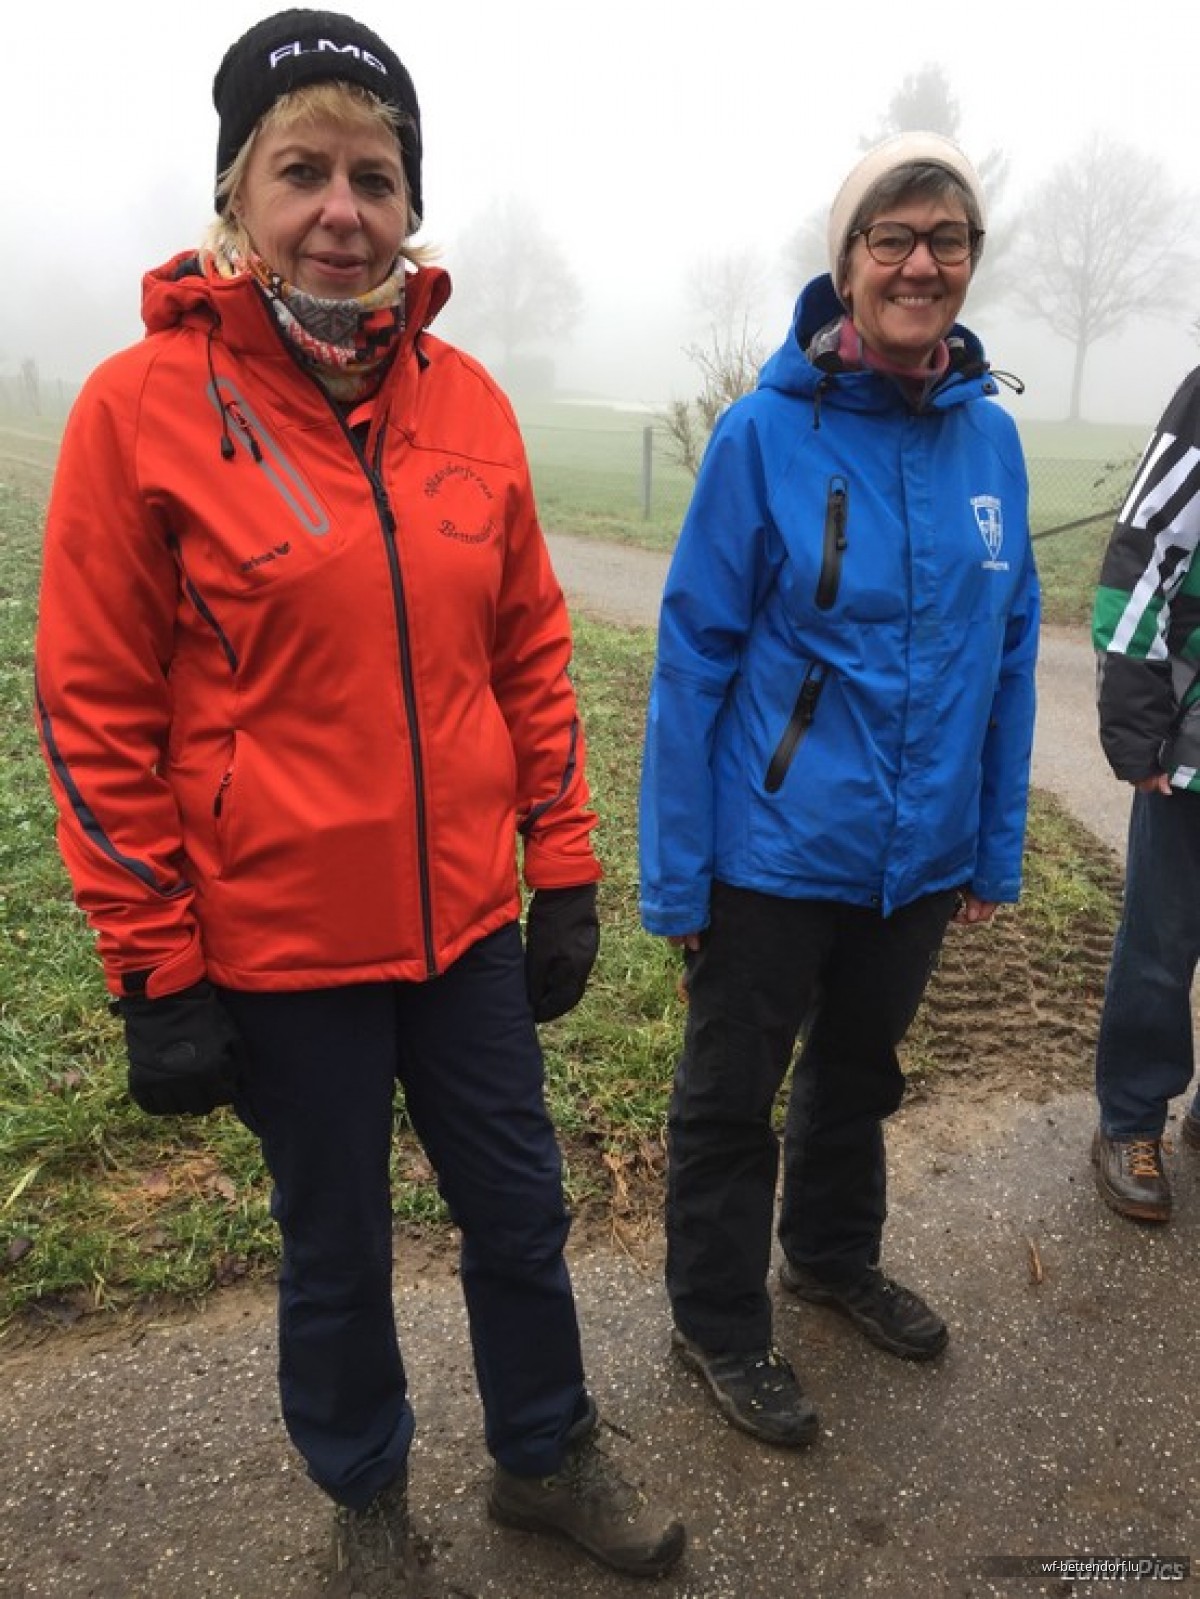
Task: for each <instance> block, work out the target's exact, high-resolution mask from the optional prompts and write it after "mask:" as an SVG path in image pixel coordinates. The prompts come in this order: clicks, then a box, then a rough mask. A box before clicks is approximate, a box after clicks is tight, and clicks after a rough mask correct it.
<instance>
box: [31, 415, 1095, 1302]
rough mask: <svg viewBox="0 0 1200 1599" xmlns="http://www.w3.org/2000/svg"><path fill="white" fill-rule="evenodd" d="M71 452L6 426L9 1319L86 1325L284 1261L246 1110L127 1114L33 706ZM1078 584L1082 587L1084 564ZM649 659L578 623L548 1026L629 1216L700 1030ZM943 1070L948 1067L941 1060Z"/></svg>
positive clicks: (1041, 847)
mask: <svg viewBox="0 0 1200 1599" xmlns="http://www.w3.org/2000/svg"><path fill="white" fill-rule="evenodd" d="M581 423H582V419H581V418H579V417H578V415H575V420H574V425H572V426H571V427H570V428H568V427H567V426H566V423H565V422H564V423H563V428H562V431H563V434H564V435H569V436H570V448H568V440H567V438H566V437H563V438H559V439H558V440H557V442H556V443H555V444H554V445H553V447H550V446H547V447H546V451H545V454H546V464H545V465H544V466H543V467H542V468H539V470H541V471H546V472H550V473H551V474H553V473H555V472H557V473H560V474H561V479H560V489H559V492H560V493H561V494H562V495H563V496H569V495H571V494H574V493H579V492H581V490H579V489H578V488H575V489H570V488H569V487H568V485H569V484H570V483H575V484H576V485H578V484H579V483H580V482H581V481H583V480H582V479H581V477H580V475H579V473H580V465H581V463H582V464H585V465H588V466H589V470H592V471H594V472H595V473H596V474H597V475H598V476H603V471H602V467H603V462H604V460H605V459H606V457H608V456H609V455H610V452H612V451H614V450H615V449H616V448H617V444H616V443H615V442H614V440H613V439H612V438H611V437H608V436H607V435H606V433H605V430H600V429H598V430H597V431H598V433H599V434H600V436H599V437H598V438H594V439H592V441H591V443H590V445H589V446H588V449H587V450H584V449H583V446H582V445H581V444H578V443H577V442H576V441H575V438H574V435H575V433H576V432H586V431H587V430H586V428H584V427H583V426H582V425H581ZM1060 442H1061V441H1060ZM56 443H57V428H56V427H55V426H54V425H52V424H48V423H38V422H36V421H34V422H28V421H25V420H20V421H14V420H13V419H12V418H9V419H8V425H7V426H5V424H4V419H3V418H0V737H2V738H3V748H2V754H3V760H2V761H0V1321H2V1320H3V1319H4V1318H5V1317H11V1316H13V1315H15V1314H16V1313H18V1312H19V1311H20V1310H21V1308H22V1307H25V1306H29V1305H32V1304H37V1305H38V1306H39V1307H40V1309H41V1311H42V1312H43V1313H51V1314H57V1315H60V1316H66V1317H70V1316H73V1315H75V1314H77V1313H79V1311H80V1310H81V1309H86V1308H91V1307H95V1306H108V1305H114V1304H120V1303H122V1302H125V1301H128V1300H130V1299H141V1298H144V1297H145V1296H147V1295H153V1294H156V1293H166V1294H170V1295H183V1296H187V1295H199V1294H202V1293H204V1292H206V1291H208V1290H209V1289H210V1288H211V1287H212V1286H213V1285H214V1284H215V1283H221V1282H227V1281H230V1280H233V1279H236V1278H238V1277H240V1276H242V1275H244V1274H246V1273H248V1272H253V1271H255V1270H256V1269H258V1268H259V1267H260V1266H262V1265H265V1264H267V1263H269V1262H271V1261H272V1260H273V1259H274V1253H275V1236H274V1230H273V1227H272V1224H271V1223H270V1220H269V1216H268V1211H267V1199H268V1195H267V1187H266V1183H265V1179H264V1175H263V1171H262V1168H261V1164H260V1161H259V1158H258V1155H257V1150H256V1148H255V1146H254V1144H253V1142H252V1140H251V1139H250V1138H249V1136H248V1135H247V1134H246V1133H245V1132H244V1131H243V1129H242V1128H241V1127H240V1125H239V1124H238V1123H237V1122H236V1120H235V1119H234V1118H233V1117H232V1116H231V1115H229V1114H228V1113H222V1114H220V1115H218V1116H215V1117H211V1118H208V1119H207V1120H203V1121H186V1120H180V1121H176V1120H172V1119H165V1120H158V1119H153V1118H147V1117H144V1116H142V1115H140V1114H139V1113H138V1112H136V1111H135V1110H133V1109H132V1108H131V1106H130V1105H129V1103H128V1102H127V1100H126V1097H125V1094H124V1091H123V1066H122V1049H121V1040H120V1035H119V1031H118V1026H117V1023H116V1022H115V1021H114V1020H113V1019H112V1018H111V1017H110V1016H109V1014H108V1012H107V1008H106V1004H105V996H104V994H103V992H102V988H101V984H100V979H99V974H98V970H97V967H96V964H95V960H94V957H93V952H92V943H91V937H90V934H89V933H88V931H87V929H86V928H85V927H84V925H83V923H82V919H81V918H80V916H79V915H78V913H77V912H76V911H75V910H74V908H73V906H72V904H71V900H70V895H69V892H68V887H67V883H66V880H65V876H64V874H63V871H62V868H61V866H60V864H59V861H58V857H57V853H56V851H55V849H54V845H53V817H52V808H51V804H50V799H49V794H48V791H47V787H46V782H45V778H44V775H43V772H42V768H41V763H40V760H39V758H38V755H37V752H36V748H35V741H34V736H33V728H32V719H31V714H30V686H31V685H30V652H31V640H32V632H33V622H34V606H35V595H36V583H37V569H38V556H39V547H40V524H41V512H42V507H41V500H42V495H43V493H44V489H45V486H46V483H47V482H48V480H49V473H50V470H51V468H52V464H53V459H54V453H55V447H56ZM1121 443H1122V441H1120V440H1106V441H1105V446H1104V448H1105V450H1106V451H1107V450H1111V449H1116V448H1118V447H1120V445H1121ZM622 447H623V446H622ZM1063 447H1064V448H1065V444H1064V445H1063ZM1065 458H1070V457H1065ZM1080 458H1082V459H1083V460H1084V461H1085V465H1086V464H1087V463H1088V462H1089V457H1087V455H1086V454H1084V455H1083V456H1082V457H1080V456H1076V457H1074V459H1077V460H1078V459H1080ZM1088 469H1089V470H1090V466H1089V468H1088ZM550 503H551V502H550V501H549V500H547V499H546V498H544V500H543V504H544V505H548V504H550ZM564 504H565V500H564ZM545 520H546V522H547V525H548V526H550V527H553V528H555V529H559V528H561V529H563V530H573V531H587V530H590V531H593V532H600V533H605V534H607V535H609V536H615V535H616V534H617V533H618V532H620V533H622V534H623V536H627V537H631V538H632V537H634V536H635V535H637V534H638V526H637V523H636V521H634V522H632V523H631V522H628V521H624V520H622V514H621V513H620V512H619V510H617V509H615V508H614V507H613V506H612V505H608V506H606V505H605V504H604V503H602V501H601V500H600V499H599V498H595V499H593V500H591V501H589V502H587V503H582V504H576V505H574V506H573V508H572V509H570V510H569V511H567V510H564V511H563V513H562V515H561V517H560V516H559V515H558V514H556V513H554V512H552V511H551V512H549V513H548V514H547V515H546V516H545ZM665 528H666V524H665V523H664V528H663V534H664V536H665ZM655 536H658V535H657V534H656V535H655ZM1064 538H1065V535H1064ZM1052 543H1053V541H1052V540H1047V541H1046V545H1049V544H1052ZM1046 545H1043V549H1044V548H1045V547H1046ZM1064 548H1065V546H1064ZM1077 564H1086V563H1085V562H1084V561H1083V560H1082V558H1077ZM1065 565H1066V566H1067V567H1068V568H1070V567H1071V563H1070V562H1067V563H1065ZM1069 576H1070V577H1071V580H1072V582H1073V583H1074V582H1076V580H1077V579H1078V573H1077V572H1075V571H1074V570H1073V569H1071V570H1070V572H1069ZM1082 593H1083V589H1082V587H1080V600H1079V601H1076V600H1073V601H1072V602H1071V603H1072V604H1078V603H1081V598H1082ZM652 647H653V641H652V638H651V636H650V634H649V633H647V632H644V631H625V630H619V629H615V628H607V627H602V626H599V625H596V624H593V623H588V622H586V621H583V620H580V621H579V623H578V626H577V662H576V672H575V676H576V680H577V684H578V689H579V694H580V699H581V704H582V706H583V711H584V716H585V720H586V725H587V728H588V733H589V740H590V745H591V759H590V771H591V778H592V784H593V789H594V792H595V796H596V803H597V809H598V811H599V812H600V816H601V820H602V842H603V855H604V860H605V865H606V870H607V874H608V875H607V878H606V881H605V883H604V884H603V886H602V899H601V912H602V919H603V926H604V939H603V949H602V954H601V958H600V962H599V965H598V968H597V971H596V973H595V976H594V980H593V982H592V984H591V987H590V989H589V993H588V995H587V998H586V999H585V1001H584V1002H583V1004H582V1005H581V1006H580V1007H579V1008H578V1010H577V1011H575V1012H574V1013H572V1014H571V1015H570V1016H569V1017H566V1018H564V1019H563V1020H562V1021H561V1022H558V1023H555V1024H553V1025H552V1026H550V1027H548V1028H546V1029H545V1032H544V1040H545V1043H546V1046H547V1056H548V1073H549V1094H550V1101H551V1107H552V1110H553V1113H554V1116H555V1120H556V1122H557V1125H558V1127H559V1129H560V1131H561V1134H562V1137H563V1141H564V1147H565V1151H566V1155H567V1160H568V1174H569V1187H570V1192H571V1196H572V1199H573V1200H574V1202H575V1203H576V1205H577V1206H580V1205H586V1204H588V1203H589V1202H590V1201H594V1202H595V1203H597V1204H599V1205H600V1206H601V1207H603V1206H605V1205H610V1204H619V1201H620V1198H621V1195H622V1194H624V1193H625V1192H627V1191H629V1190H631V1189H634V1188H636V1187H637V1186H638V1185H639V1184H641V1185H642V1187H643V1188H644V1187H645V1186H646V1182H647V1179H649V1181H650V1183H651V1184H654V1183H656V1182H657V1181H658V1179H659V1176H660V1174H661V1167H662V1127H663V1117H664V1112H665V1106H666V1096H667V1092H668V1086H669V1081H670V1077H671V1073H672V1069H673V1064H674V1056H675V1052H676V1049H677V1044H678V1037H679V1031H680V1026H681V1014H680V1009H679V1002H678V997H677V993H676V961H675V959H674V957H673V955H672V953H671V952H670V951H669V950H668V948H667V946H665V945H664V944H663V943H662V942H661V941H659V940H655V939H651V938H649V937H648V936H647V935H646V934H644V933H643V932H642V931H641V929H640V927H639V925H638V919H637V906H636V897H637V884H636V859H635V840H634V828H635V816H636V785H637V763H638V757H639V747H640V729H641V725H642V719H643V712H644V704H645V693H646V684H647V680H648V675H649V670H650V662H651V655H652ZM1033 829H1034V835H1033V836H1034V839H1035V841H1036V843H1037V845H1038V849H1037V859H1038V861H1039V863H1040V864H1039V866H1038V871H1037V873H1036V875H1035V880H1034V881H1033V882H1032V883H1031V885H1030V893H1029V896H1028V900H1027V904H1026V905H1025V906H1023V907H1022V911H1021V915H1022V917H1023V918H1026V919H1027V922H1028V925H1029V927H1030V928H1031V929H1032V930H1033V933H1034V936H1041V935H1039V932H1038V930H1039V929H1041V930H1042V933H1043V934H1044V936H1045V937H1047V938H1050V939H1052V940H1053V947H1054V948H1057V949H1061V950H1062V952H1063V964H1064V966H1065V965H1066V964H1067V962H1066V956H1067V953H1068V952H1069V950H1070V948H1071V938H1072V929H1073V927H1075V926H1076V922H1075V921H1074V918H1075V917H1076V916H1077V915H1078V914H1080V913H1081V909H1082V910H1088V909H1089V907H1090V909H1091V911H1093V912H1094V908H1095V906H1094V901H1095V898H1096V894H1097V892H1098V890H1096V889H1095V887H1094V885H1092V884H1090V883H1089V882H1088V881H1087V880H1086V879H1085V877H1084V876H1083V875H1082V874H1081V872H1080V870H1079V869H1078V867H1077V864H1076V857H1075V855H1074V854H1073V852H1072V848H1071V846H1070V842H1069V837H1067V836H1066V835H1064V834H1063V833H1062V831H1061V824H1060V823H1054V824H1053V825H1051V824H1050V823H1049V822H1048V820H1047V818H1046V817H1045V816H1043V815H1042V814H1041V813H1040V812H1035V817H1034V823H1033ZM926 1069H927V1070H928V1071H929V1072H931V1073H934V1074H936V1072H937V1070H938V1062H937V1060H936V1058H934V1059H931V1060H929V1061H928V1062H927V1063H926ZM399 1134H400V1136H399V1137H398V1139H397V1142H396V1155H395V1175H396V1195H397V1213H398V1216H399V1217H400V1218H401V1219H402V1220H407V1221H410V1222H412V1223H414V1224H418V1225H420V1224H426V1223H431V1224H439V1223H440V1222H441V1221H442V1212H441V1207H440V1203H439V1201H438V1198H437V1195H436V1191H435V1188H434V1185H433V1181H432V1176H431V1173H430V1171H429V1169H428V1166H427V1164H426V1162H425V1161H424V1158H423V1156H422V1155H421V1152H420V1150H419V1148H418V1146H417V1145H416V1144H415V1142H414V1141H413V1140H412V1139H411V1137H409V1136H408V1134H407V1131H406V1129H405V1127H404V1124H403V1121H401V1122H400V1124H399Z"/></svg>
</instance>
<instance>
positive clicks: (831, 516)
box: [816, 476, 850, 611]
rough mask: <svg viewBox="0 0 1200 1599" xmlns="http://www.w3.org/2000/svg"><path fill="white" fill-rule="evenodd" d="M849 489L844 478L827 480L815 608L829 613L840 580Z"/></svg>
mask: <svg viewBox="0 0 1200 1599" xmlns="http://www.w3.org/2000/svg"><path fill="white" fill-rule="evenodd" d="M849 502H850V488H849V485H848V484H847V482H846V479H845V478H844V477H840V476H839V477H831V478H830V479H829V492H828V494H827V495H826V496H825V537H824V541H823V543H822V546H821V575H820V577H819V578H818V579H817V595H816V599H817V609H818V610H820V611H827V610H829V608H830V606H831V605H832V604H833V602H834V600H836V599H837V593H838V587H839V585H840V583H841V581H842V557H843V556H844V555H845V552H846V545H847V543H848V540H847V538H846V514H847V511H848V510H849Z"/></svg>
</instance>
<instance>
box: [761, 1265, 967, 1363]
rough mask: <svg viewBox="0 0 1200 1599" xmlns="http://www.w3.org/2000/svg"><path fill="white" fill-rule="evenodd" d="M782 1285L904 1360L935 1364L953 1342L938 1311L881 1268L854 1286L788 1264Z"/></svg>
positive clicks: (873, 1269)
mask: <svg viewBox="0 0 1200 1599" xmlns="http://www.w3.org/2000/svg"><path fill="white" fill-rule="evenodd" d="M779 1281H780V1283H781V1284H782V1285H783V1287H784V1288H786V1289H787V1291H788V1293H789V1294H795V1295H796V1297H797V1298H798V1299H804V1300H807V1302H808V1303H809V1304H810V1305H828V1306H829V1308H830V1309H831V1310H837V1311H840V1312H841V1314H842V1315H843V1316H847V1317H848V1318H849V1319H850V1320H851V1321H852V1322H853V1323H854V1325H855V1326H856V1327H857V1328H858V1330H859V1332H861V1333H862V1334H864V1336H865V1337H867V1338H869V1339H870V1340H871V1342H872V1343H873V1344H878V1345H879V1347H880V1349H886V1350H887V1352H888V1353H889V1354H890V1355H899V1356H900V1358H901V1359H902V1360H933V1359H934V1358H935V1357H936V1356H937V1355H940V1354H941V1352H942V1350H943V1349H945V1347H946V1345H947V1344H948V1343H949V1342H950V1331H949V1329H948V1328H947V1326H946V1323H945V1322H944V1321H943V1320H942V1318H941V1317H940V1316H939V1315H938V1313H937V1311H936V1310H933V1309H932V1308H931V1307H930V1306H929V1305H927V1304H926V1303H925V1301H924V1300H923V1299H922V1298H921V1296H920V1294H914V1293H913V1291H912V1289H911V1288H905V1287H904V1285H903V1283H898V1282H893V1280H892V1279H891V1278H890V1277H885V1276H884V1275H883V1273H882V1272H881V1271H880V1270H879V1269H878V1267H871V1268H870V1269H869V1270H868V1271H865V1272H864V1273H863V1275H862V1276H861V1277H859V1278H857V1279H856V1280H855V1281H854V1282H851V1283H830V1282H825V1281H823V1280H822V1279H821V1278H820V1277H816V1276H814V1275H813V1273H812V1272H810V1271H806V1270H805V1269H804V1267H803V1266H793V1265H792V1263H791V1261H790V1260H785V1261H784V1263H783V1265H782V1266H780V1268H779Z"/></svg>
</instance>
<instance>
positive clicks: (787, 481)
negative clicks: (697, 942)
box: [640, 277, 1039, 935]
mask: <svg viewBox="0 0 1200 1599" xmlns="http://www.w3.org/2000/svg"><path fill="white" fill-rule="evenodd" d="M840 311H841V306H840V305H839V303H838V300H837V298H836V295H835V294H834V291H833V285H832V283H831V281H830V280H829V278H828V277H823V278H818V279H816V280H814V282H812V283H811V284H809V286H808V288H807V289H806V290H805V291H804V293H803V294H802V295H801V296H800V299H799V301H798V304H797V308H796V314H795V318H794V321H793V326H792V329H791V332H790V333H789V336H788V338H787V340H786V341H785V343H784V344H783V346H782V348H781V349H780V350H779V351H778V352H777V353H776V354H775V355H774V356H772V358H771V359H770V360H769V361H768V362H767V364H766V365H765V366H764V368H763V371H762V374H761V377H760V380H759V384H758V387H757V389H756V390H755V391H754V393H752V394H750V395H747V396H746V397H745V398H744V399H742V400H739V401H737V402H736V403H735V404H734V405H733V406H731V407H730V409H729V410H728V411H727V412H726V413H725V415H724V416H723V418H722V419H721V421H720V422H719V423H718V425H717V427H716V429H715V430H714V432H713V436H712V439H711V440H710V442H709V447H708V449H707V451H706V453H705V457H704V461H703V463H702V465H701V469H700V472H699V475H698V477H697V481H696V487H695V492H694V495H693V498H692V502H691V505H690V507H689V509H688V513H687V516H686V518H685V520H684V524H683V528H682V530H681V532H680V536H679V542H678V546H677V548H676V551H675V555H674V558H673V560H672V563H671V567H670V571H669V574H668V578H667V582H666V586H665V589H664V594H663V603H662V612H661V619H660V628H659V639H658V651H657V659H656V663H655V670H654V676H653V681H652V685H651V691H650V702H649V709H648V722H647V733H646V748H645V759H644V766H643V776H642V794H641V815H640V827H641V864H642V917H643V921H644V923H645V926H646V927H647V928H648V929H649V931H650V932H652V933H660V934H664V935H665V934H683V933H691V932H698V931H700V930H701V929H703V928H704V927H706V926H707V924H708V915H709V910H708V907H709V896H710V891H711V885H712V882H713V880H714V878H715V879H719V880H720V881H722V882H725V883H731V884H734V885H736V886H738V887H742V888H749V889H755V890H758V891H760V892H762V893H766V894H775V895H782V896H784V897H787V898H793V899H816V900H837V901H841V902H844V903H848V904H853V905H862V906H873V907H877V908H878V909H879V910H880V911H881V912H882V913H883V914H884V915H889V914H890V913H891V912H892V911H894V910H896V909H897V908H898V907H900V906H902V905H906V904H908V903H909V902H910V901H912V900H914V899H917V898H919V897H920V896H922V895H925V894H930V893H933V892H936V891H938V890H941V889H946V888H954V887H961V888H967V887H969V888H970V889H972V890H973V892H974V893H975V894H977V895H978V896H979V897H980V898H981V899H986V900H993V901H1011V900H1015V899H1016V898H1017V896H1018V894H1019V891H1020V882H1021V855H1022V849H1023V843H1024V832H1025V813H1026V801H1027V793H1028V783H1029V762H1030V754H1031V749H1032V743H1033V720H1034V666H1035V660H1036V653H1037V632H1038V618H1039V603H1038V587H1037V576H1036V572H1035V568H1034V562H1033V556H1032V551H1031V548H1030V543H1029V524H1028V480H1027V477H1026V472H1025V464H1024V459H1023V456H1022V453H1021V446H1020V443H1019V440H1018V437H1017V431H1016V427H1015V425H1014V423H1013V421H1012V418H1011V417H1010V416H1009V415H1008V414H1007V413H1006V412H1005V411H1004V410H1003V409H1002V408H1001V407H1000V406H999V405H998V404H997V403H995V401H994V400H993V399H992V398H991V396H994V395H995V393H996V382H995V380H994V379H993V378H992V377H991V376H990V373H989V368H988V366H987V364H986V362H985V361H984V359H983V352H982V347H981V346H980V344H979V341H978V340H977V339H976V338H975V336H974V335H973V334H971V333H969V332H967V331H966V329H964V328H962V327H955V329H954V330H953V331H952V333H951V335H950V336H949V339H948V342H949V344H950V346H951V352H952V363H951V370H950V371H949V372H948V373H947V374H946V376H945V377H944V378H943V379H942V380H941V381H940V382H939V383H938V385H937V386H936V387H935V388H934V390H933V392H932V393H931V394H930V395H929V396H928V397H927V398H926V400H925V401H924V403H923V405H922V406H921V407H920V408H919V409H914V407H913V405H912V404H911V403H910V402H909V400H908V399H906V397H905V396H904V394H903V393H902V392H901V390H900V388H899V387H898V386H897V384H896V383H895V382H894V381H893V380H892V379H890V378H888V377H885V376H883V375H881V374H879V373H876V372H872V371H868V370H863V371H846V370H829V371H825V370H821V369H820V368H819V367H818V366H815V365H813V364H812V363H811V362H810V361H809V359H808V357H807V356H806V354H805V349H806V347H807V346H808V344H809V341H810V339H812V337H813V335H814V334H816V333H817V332H818V331H819V330H820V329H822V328H823V327H825V326H826V325H827V324H828V323H829V322H830V321H831V319H833V318H835V317H836V316H837V315H838V314H839V312H840ZM822 364H824V363H822ZM829 364H831V365H832V366H834V367H837V366H839V365H840V363H838V362H836V360H834V361H832V362H830V363H829Z"/></svg>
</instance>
